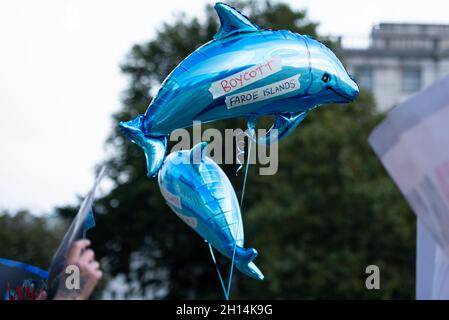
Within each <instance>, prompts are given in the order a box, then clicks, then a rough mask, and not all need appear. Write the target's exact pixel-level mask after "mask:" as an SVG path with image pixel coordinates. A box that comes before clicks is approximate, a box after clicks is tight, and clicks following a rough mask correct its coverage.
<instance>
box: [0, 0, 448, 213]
mask: <svg viewBox="0 0 449 320" xmlns="http://www.w3.org/2000/svg"><path fill="white" fill-rule="evenodd" d="M208 2H209V3H213V2H214V1H205V0H190V1H185V0H165V1H153V0H151V1H150V0H146V1H144V0H109V1H107V0H89V1H88V0H39V1H36V0H2V1H1V2H0V112H1V117H0V148H1V149H0V150H1V153H0V156H1V160H0V161H1V162H0V164H1V165H0V209H1V208H5V209H12V210H17V209H19V208H28V209H30V210H31V211H33V212H35V213H43V212H45V211H47V212H48V211H50V210H51V208H52V207H54V206H55V205H63V204H67V203H75V200H76V195H80V194H81V195H82V194H84V193H85V192H86V191H87V190H88V188H89V187H90V185H91V183H92V179H93V169H94V166H95V164H97V163H99V162H100V161H101V160H102V159H104V158H105V150H104V148H103V146H104V141H105V139H106V137H107V135H108V133H109V132H110V130H111V127H112V126H113V125H115V124H114V123H112V120H111V114H112V113H113V112H115V111H117V110H118V109H119V107H120V93H121V91H122V90H123V89H125V88H126V79H125V78H124V77H123V76H122V75H120V72H119V68H118V66H119V63H120V62H121V61H123V58H124V56H125V54H126V52H127V51H128V50H129V48H130V47H131V45H133V44H134V43H137V42H142V41H145V40H148V39H151V37H153V36H154V34H155V30H156V29H157V28H158V26H160V25H161V23H163V22H170V21H171V20H172V19H173V16H174V13H176V12H180V11H186V12H188V14H189V15H198V16H202V15H203V7H204V4H205V3H208ZM286 2H289V3H290V4H291V5H292V6H294V7H296V8H306V9H308V12H309V17H310V19H311V20H313V21H317V22H320V23H321V26H320V29H319V31H320V32H321V33H322V34H332V35H357V36H358V35H366V34H368V32H369V30H370V28H371V26H372V25H373V24H376V23H379V22H382V21H386V22H428V23H448V24H449V14H448V12H449V10H448V9H449V5H447V4H444V3H447V2H446V1H443V0H427V1H422V0H420V1H417V0H409V1H395V0H388V1H387V0H376V1H360V0H340V1H337V0H290V1H286Z"/></svg>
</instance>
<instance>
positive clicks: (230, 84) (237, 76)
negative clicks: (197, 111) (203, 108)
mask: <svg viewBox="0 0 449 320" xmlns="http://www.w3.org/2000/svg"><path fill="white" fill-rule="evenodd" d="M281 69H282V61H281V58H280V57H274V58H272V59H270V60H268V61H264V62H262V63H259V64H257V65H255V66H253V67H250V68H248V69H245V70H243V71H240V72H237V73H234V74H233V75H230V76H229V77H226V78H224V79H221V80H218V81H215V82H213V83H212V84H211V86H210V88H209V91H210V93H212V97H213V98H214V99H216V98H219V97H221V96H224V95H225V94H228V93H231V92H234V91H236V90H239V89H241V88H244V87H246V86H249V85H250V84H252V83H254V82H256V81H259V80H261V79H264V78H266V77H268V76H271V75H272V74H274V73H276V72H278V71H280V70H281Z"/></svg>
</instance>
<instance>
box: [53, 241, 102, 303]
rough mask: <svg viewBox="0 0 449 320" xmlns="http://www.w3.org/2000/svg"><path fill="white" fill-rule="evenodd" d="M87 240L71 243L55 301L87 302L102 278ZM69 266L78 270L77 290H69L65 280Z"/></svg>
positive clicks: (98, 265)
mask: <svg viewBox="0 0 449 320" xmlns="http://www.w3.org/2000/svg"><path fill="white" fill-rule="evenodd" d="M89 246H90V241H89V240H85V239H83V240H78V241H76V242H75V243H73V245H72V247H71V248H70V251H69V254H68V256H67V259H66V262H65V268H64V270H63V272H62V274H61V280H60V283H59V288H58V292H57V293H56V296H55V297H54V299H55V300H87V299H89V297H90V295H91V294H92V292H93V291H94V289H95V287H96V285H97V283H98V281H99V280H100V279H101V277H102V276H103V273H102V272H101V270H100V264H99V263H98V261H96V260H95V253H94V251H93V250H92V249H87V248H88V247H89ZM69 266H76V267H78V268H79V277H80V279H79V289H76V288H69V287H68V286H67V283H66V280H67V278H68V277H69V276H70V275H67V274H66V273H65V270H66V268H67V267H69Z"/></svg>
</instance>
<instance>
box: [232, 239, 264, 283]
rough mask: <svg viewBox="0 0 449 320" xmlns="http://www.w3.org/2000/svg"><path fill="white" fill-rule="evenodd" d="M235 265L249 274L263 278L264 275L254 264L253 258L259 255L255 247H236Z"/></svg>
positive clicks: (252, 276) (254, 277)
mask: <svg viewBox="0 0 449 320" xmlns="http://www.w3.org/2000/svg"><path fill="white" fill-rule="evenodd" d="M235 249H236V250H235V266H236V268H237V269H238V270H239V271H240V272H242V273H244V274H246V275H247V276H249V277H251V278H253V279H256V280H263V279H264V275H263V273H262V272H261V271H260V270H259V268H258V267H257V266H256V265H255V264H254V262H253V260H254V259H255V258H256V257H257V250H256V249H254V248H242V247H239V246H237V247H236V248H235Z"/></svg>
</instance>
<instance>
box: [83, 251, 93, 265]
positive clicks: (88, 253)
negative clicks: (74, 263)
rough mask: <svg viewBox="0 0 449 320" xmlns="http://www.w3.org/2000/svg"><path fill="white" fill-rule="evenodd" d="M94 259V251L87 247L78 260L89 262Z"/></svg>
mask: <svg viewBox="0 0 449 320" xmlns="http://www.w3.org/2000/svg"><path fill="white" fill-rule="evenodd" d="M94 260H95V253H94V251H93V250H92V249H87V250H86V251H84V252H83V253H82V254H81V257H80V262H84V263H86V264H87V263H91V262H92V261H94Z"/></svg>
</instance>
